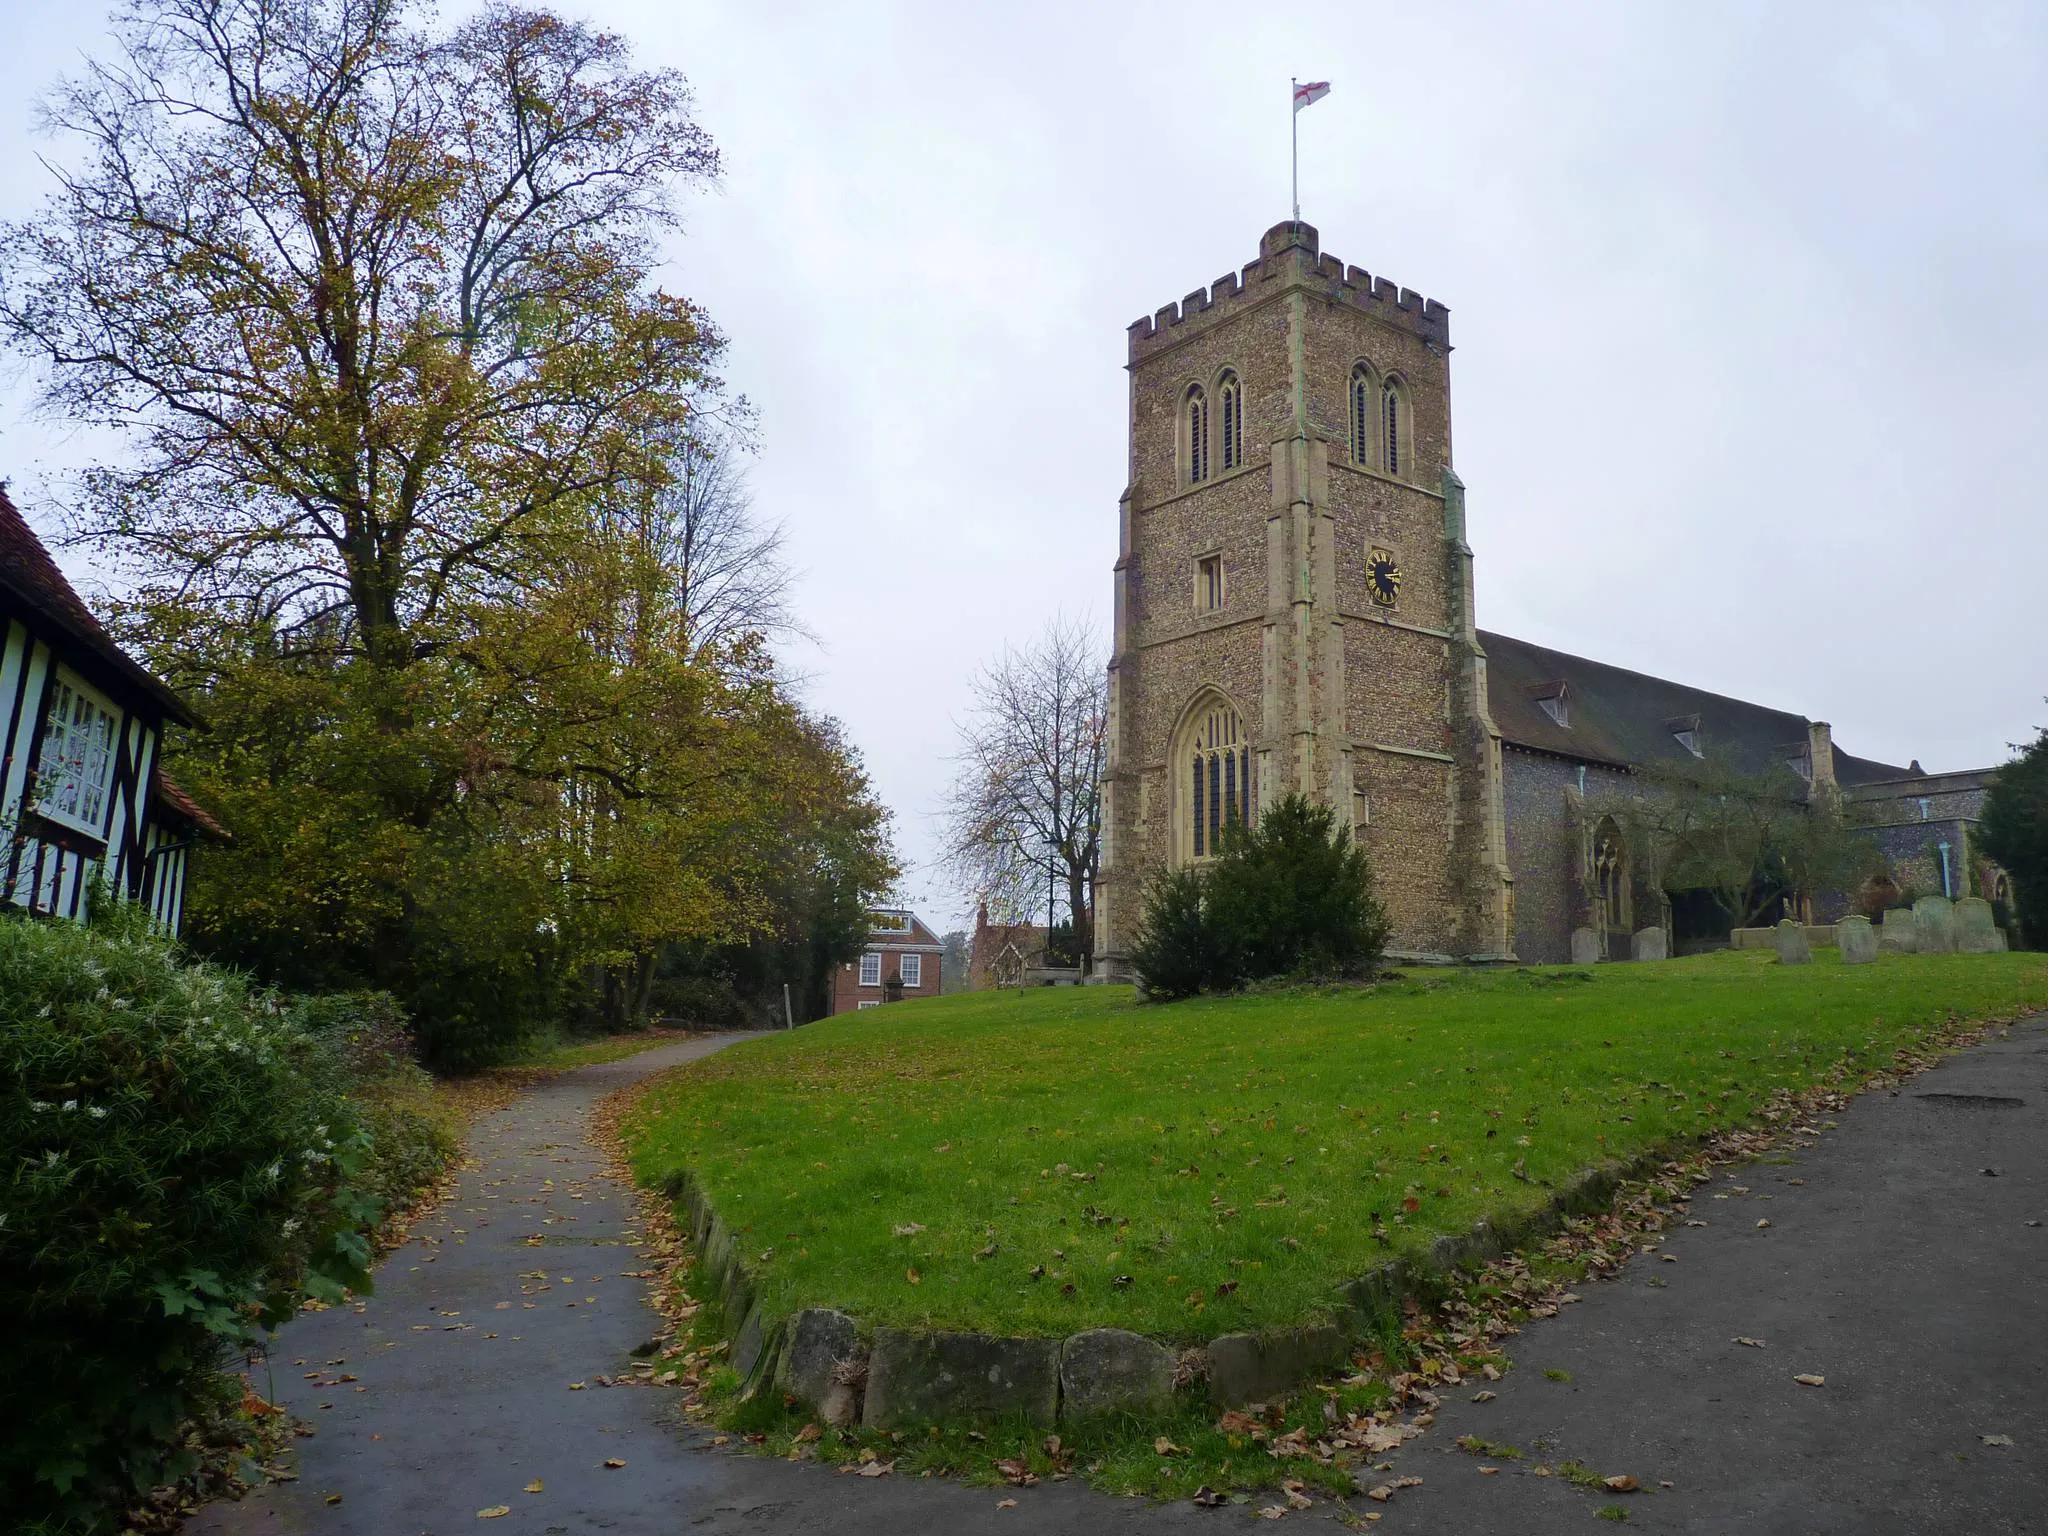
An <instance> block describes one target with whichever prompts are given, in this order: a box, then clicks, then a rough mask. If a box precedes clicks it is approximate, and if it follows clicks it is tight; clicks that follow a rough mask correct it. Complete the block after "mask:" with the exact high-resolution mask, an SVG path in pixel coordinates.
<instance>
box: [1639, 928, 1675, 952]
mask: <svg viewBox="0 0 2048 1536" xmlns="http://www.w3.org/2000/svg"><path fill="white" fill-rule="evenodd" d="M1635 954H1636V958H1637V959H1638V960H1663V959H1667V958H1668V957H1669V956H1670V954H1671V949H1670V945H1669V944H1668V943H1667V942H1666V940H1665V937H1664V930H1663V929H1662V928H1643V929H1640V930H1638V931H1637V933H1636V937H1635Z"/></svg>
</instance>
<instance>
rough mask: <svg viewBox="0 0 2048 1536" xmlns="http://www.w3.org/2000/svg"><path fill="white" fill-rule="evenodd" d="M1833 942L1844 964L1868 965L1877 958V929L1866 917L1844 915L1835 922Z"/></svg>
mask: <svg viewBox="0 0 2048 1536" xmlns="http://www.w3.org/2000/svg"><path fill="white" fill-rule="evenodd" d="M1835 944H1836V946H1837V947H1839V948H1840V950H1841V951H1842V964H1844V965H1868V964H1870V962H1871V961H1873V960H1875V959H1876V958H1877V930H1876V929H1875V928H1873V927H1871V926H1870V919H1869V918H1867V917H1845V918H1843V919H1842V920H1841V921H1840V922H1839V923H1837V924H1835Z"/></svg>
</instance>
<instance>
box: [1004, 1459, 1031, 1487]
mask: <svg viewBox="0 0 2048 1536" xmlns="http://www.w3.org/2000/svg"><path fill="white" fill-rule="evenodd" d="M996 1470H997V1471H998V1472H1000V1473H1002V1474H1003V1481H1004V1482H1006V1483H1008V1484H1009V1485H1010V1486H1011V1487H1012V1488H1032V1487H1036V1486H1037V1484H1038V1474H1037V1473H1036V1472H1034V1471H1032V1470H1031V1468H1030V1466H1029V1465H1028V1464H1027V1463H1025V1462H1023V1461H1021V1460H1009V1461H999V1462H997V1463H996Z"/></svg>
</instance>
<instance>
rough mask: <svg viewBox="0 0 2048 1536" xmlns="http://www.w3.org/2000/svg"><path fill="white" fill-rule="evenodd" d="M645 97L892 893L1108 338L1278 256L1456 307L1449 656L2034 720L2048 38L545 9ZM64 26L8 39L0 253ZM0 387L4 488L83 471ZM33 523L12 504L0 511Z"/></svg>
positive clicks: (1098, 500)
mask: <svg viewBox="0 0 2048 1536" xmlns="http://www.w3.org/2000/svg"><path fill="white" fill-rule="evenodd" d="M566 9H568V10H570V11H571V12H572V13H576V14H583V15H587V16H589V17H591V18H593V19H596V20H598V21H600V22H602V23H603V24H605V25H607V26H610V27H613V28H616V29H617V30H619V31H621V32H623V33H625V34H626V35H627V36H628V37H629V38H631V39H632V40H633V41H634V43H635V44H636V45H637V47H638V49H639V53H640V57H641V58H642V59H643V60H644V61H646V62H649V63H659V64H667V65H673V66H676V67H678V68H680V69H682V70H683V71H684V72H685V73H686V74H688V76H689V77H690V79H691V81H692V82H693V84H694V86H695V88H696V91H697V100H698V107H699V113H700V117H701V120H702V122H703V123H704V125H705V126H706V127H708V128H709V129H710V131H711V132H712V133H713V134H714V135H715V136H716V138H717V140H718V142H719V144H720V146H721V148H722V150H723V152H724V155H725V166H726V169H725V177H724V183H723V186H722V187H721V188H720V189H718V190H717V191H715V192H712V193H711V194H709V195H707V196H702V197H697V198H693V199H691V200H690V202H689V203H688V204H687V214H688V230H687V233H686V234H685V236H684V237H683V238H681V239H680V240H678V241H677V242H676V243H675V246H674V251H673V257H674V259H673V264H672V267H671V268H670V270H669V271H667V272H666V273H665V274H664V280H665V281H666V282H667V283H668V284H669V285H670V286H672V287H675V288H677V289H679V290H680V291H682V292H685V293H688V294H689V295H691V296H692V297H693V298H695V299H697V300H699V301H700V302H702V303H704V304H705V305H707V306H708V307H709V309H710V311H711V313H712V315H713V316H714V317H715V319H716V320H717V321H718V323H719V324H720V325H721V326H722V327H723V328H724V329H725V331H726V332H727V334H728V335H729V336H730V338H731V343H732V349H731V357H730V366H729V370H728V372H729V377H730V379H731V380H732V382H733V383H734V384H735V385H736V386H737V387H738V388H740V389H741V390H743V391H744V392H745V393H746V394H747V395H749V396H750V397H751V398H752V399H753V400H754V401H755V402H756V404H757V405H758V406H759V407H760V409H761V417H762V426H763V439H762V449H761V453H760V456H759V459H758V462H757V463H756V464H755V465H754V467H753V471H752V484H753V488H754V491H755V495H756V499H757V504H758V506H759V509H760V511H761V512H762V514H763V515H764V516H766V517H768V518H770V519H779V520H782V521H784V522H786V523H787V525H788V527H789V531H790V545H791V554H792V557H793V559H794V562H795V564H796V565H797V566H798V567H799V569H800V570H801V572H802V580H801V587H800V591H801V605H802V608H803V611H804V613H805V615H806V617H807V619H808V621H809V623H810V625H811V626H812V628H814V629H815V630H816V631H817V633H818V635H819V637H820V642H821V643H820V645H819V646H818V647H816V648H809V647H805V648H803V649H801V650H798V651H795V652H792V654H791V657H790V659H791V661H792V663H793V664H794V665H795V666H797V667H799V668H801V669H802V670H804V671H805V672H807V673H808V674H810V677H811V681H810V682H809V684H808V688H809V693H810V697H811V699H812V701H813V702H814V703H815V704H816V705H817V706H818V707H820V708H822V709H824V710H827V711H829V712H831V713H833V714H835V715H837V716H839V717H840V718H841V719H843V720H844V721H845V722H846V724H847V727H848V729H849V731H850V733H851V735H852V738H853V740H854V741H855V742H856V743H858V745H859V746H860V748H861V750H862V752H863V753H864V754H865V756H866V759H867V762H868V765H869V767H870V769H871V771H872V773H873V775H874V779H875V782H876V784H877V786H878V788H879V789H880V792H881V794H882V796H883V797H884V799H885V800H886V801H887V803H888V804H889V806H890V807H891V808H892V810H893V811H894V812H895V814H896V818H897V824H898V830H899V838H900V844H901V847H902V850H903V852H904V853H905V854H906V855H907V856H908V857H909V859H910V860H911V861H912V865H913V867H912V870H911V873H910V875H909V876H908V878H907V880H906V888H905V894H906V895H907V896H909V897H910V898H911V899H912V900H913V901H915V902H917V903H918V904H919V905H920V906H921V907H922V908H924V909H925V913H926V916H927V917H928V918H929V919H930V920H932V921H933V922H934V923H935V924H937V925H940V926H947V925H950V924H951V923H953V922H954V921H956V920H959V919H961V918H963V917H965V916H967V915H968V914H967V912H966V908H965V903H964V899H963V898H962V897H960V896H959V895H958V894H957V893H955V892H953V891H952V890H950V889H949V888H947V887H946V886H945V885H944V883H943V881H941V880H940V879H939V878H938V876H937V873H936V871H935V870H934V869H933V867H932V864H931V857H932V854H933V850H934V845H935V842H936V828H935V825H934V822H933V812H934V811H935V810H936V808H937V805H938V802H939V798H940V794H941V791H942V788H943V785H944V782H945V780H946V777H947V774H948V771H949V764H948V757H949V754H950V753H951V751H952V749H953V748H952V742H953V731H954V721H955V720H957V719H958V718H960V717H961V715H962V714H963V712H964V709H965V706H966V703H967V693H966V684H967V679H968V676H969V674H970V673H971V671H972V670H973V668H974V667H975V666H976V665H977V664H978V663H980V662H982V661H983V660H985V659H987V658H989V657H991V656H992V655H994V654H995V653H996V652H998V651H999V650H1000V649H1001V647H1002V645H1003V643H1004V642H1005V640H1023V639H1027V638H1028V637H1030V636H1031V635H1032V634H1033V633H1034V632H1036V631H1037V630H1038V629H1039V628H1040V627H1041V626H1042V625H1043V624H1044V622H1045V621H1046V620H1047V618H1049V617H1050V616H1051V615H1052V614H1054V613H1055V612H1056V611H1058V610H1061V609H1064V610H1066V611H1068V612H1070V613H1075V614H1080V615H1085V616H1090V617H1092V618H1094V619H1095V620H1097V621H1098V622H1100V623H1103V624H1105V625H1106V622H1107V617H1108V611H1109V591H1110V588H1109V570H1110V564H1111V562H1112V561H1113V559H1114V558H1115V554H1116V503H1117V496H1118V494H1119V492H1120V491H1121V490H1122V489H1123V484H1124V475H1125V445H1124V440H1125V402H1126V394H1125V381H1124V376H1123V373H1122V364H1123V361H1124V327H1125V326H1126V325H1127V324H1128V323H1129V322H1130V321H1132V320H1134V319H1136V318H1137V317H1138V316H1140V315H1144V314H1149V313H1150V312H1152V311H1153V310H1155V309H1157V308H1159V307H1160V306H1161V305H1162V304H1165V303H1167V302H1169V301H1171V300H1174V299H1178V298H1179V297H1180V296H1181V295H1183V294H1185V293H1187V292H1188V291H1189V290H1191V289H1193V288H1195V287H1197V286H1200V285H1203V284H1206V283H1208V282H1209V281H1211V280H1212V279H1214V278H1216V277H1217V276H1219V275H1221V274H1222V273H1224V272H1227V271H1229V270H1231V269H1232V268H1234V267H1241V266H1243V264H1244V263H1245V262H1246V261H1248V260H1250V259H1251V258H1252V257H1253V256H1254V255H1255V254H1256V253H1257V245H1258V237H1259V234H1260V232H1261V231H1262V230H1264V229H1265V228H1267V227H1268V226H1269V225H1271V224H1274V223H1276V222H1278V221H1279V220H1281V219H1283V218H1285V217H1286V216H1287V212H1288V207H1287V197H1288V186H1287V171H1288V158H1287V132H1288V80H1289V77H1290V76H1295V75H1298V76H1300V77H1301V78H1303V79H1328V80H1329V81H1331V82H1332V93H1331V95H1330V96H1329V97H1328V98H1327V99H1325V100H1324V101H1322V102H1321V103H1319V104H1318V105H1317V106H1315V107H1314V108H1312V109H1310V110H1309V111H1308V112H1306V113H1304V114H1303V115H1302V118H1301V133H1302V146H1301V196H1302V214H1303V217H1304V218H1306V219H1307V220H1309V221H1310V222H1311V223H1313V224H1315V225H1317V226H1318V227H1319V229H1320V230H1321V233H1322V243H1323V248H1324V250H1326V251H1329V252H1332V253H1334V254H1336V255H1338V256H1340V257H1341V258H1343V259H1344V260H1345V261H1347V262H1350V263H1353V264H1356V265H1359V266H1362V267H1365V268H1367V269H1368V270H1370V271H1372V272H1373V273H1375V274H1382V273H1383V274H1385V275H1386V276H1388V277H1391V278H1393V279H1394V280H1395V281H1396V282H1399V283H1401V284H1403V285H1405V286H1407V287H1410V288H1414V289H1416V290H1418V291H1420V292H1422V293H1425V294H1428V295H1430V296H1431V297H1434V298H1436V299H1439V300H1441V301H1442V302H1443V303H1445V304H1447V305H1449V306H1450V308H1451V311H1452V322H1451V323H1452V330H1451V335H1452V338H1453V340H1454V341H1455V343H1456V345H1457V356H1456V360H1455V364H1454V368H1453V407H1454V414H1455V420H1456V440H1457V463H1458V469H1459V472H1460V474H1461V475H1462V476H1463V477H1464V479H1465V481H1466V483H1467V485H1468V486H1469V487H1470V492H1469V495H1470V513H1471V537H1472V542H1473V544H1474V546H1475V548H1476V549H1477V551H1478V559H1479V566H1478V600H1479V614H1480V622H1481V624H1482V625H1484V626H1486V627H1488V628H1493V629H1500V630H1505V631H1509V632H1512V633H1514V634H1517V635H1521V636H1524V637H1526V638H1528V639H1530V640H1533V641H1537V642H1539V643H1542V644H1545V645H1551V646H1556V647H1559V648H1562V649H1566V650H1572V651H1577V652H1581V653H1583V654H1585V655H1588V656H1593V657H1597V658H1599V659H1601V660H1603V661H1608V662H1613V663H1617V664H1620V665H1625V666H1632V667H1636V668H1639V669H1641V670H1644V671H1649V672H1655V673H1659V674H1662V675H1666V676H1669V677H1672V678H1675V679H1679V680H1681V681H1684V682H1687V683H1690V684H1693V685H1696V686H1699V687H1704V688H1710V689H1714V690H1717V691H1720V692H1724V693H1729V694H1734V695H1737V696H1740V697H1743V698H1747V699H1753V700H1756V701H1758V702H1760V703H1764V704H1768V705H1771V706H1774V707H1777V708H1782V709H1788V710H1795V711H1798V712H1800V713H1803V714H1807V715H1810V716H1814V717H1816V718H1820V719H1827V720H1831V721H1832V722H1833V723H1834V727H1835V738H1836V740H1837V741H1838V742H1839V743H1840V744H1841V745H1842V746H1843V747H1845V748H1846V749H1847V750H1850V751H1853V752H1856V753H1859V754H1862V755H1865V756H1870V757H1877V758H1882V759H1888V760H1891V761H1897V762H1904V761H1906V760H1908V759H1910V758H1915V757H1917V758H1919V759H1920V760H1921V762H1923V763H1924V764H1925V765H1926V766H1927V767H1928V768H1930V769H1946V768H1967V767H1976V766H1981V765H1984V764H1987V763H1992V762H1996V761H1999V760H2001V759H2002V758H2003V757H2004V756H2005V755H2006V750H2007V744H2008V743H2010V742H2013V741H2017V740H2023V739H2030V738H2031V736H2032V734H2033V731H2034V728H2035V727H2036V726H2037V725H2039V724H2041V723H2044V722H2048V706H2044V705H2043V704H2042V699H2041V696H2042V694H2043V693H2044V692H2048V667H2044V665H2043V650H2044V646H2043V641H2044V639H2048V605H2044V603H2043V601H2042V597H2041V593H2042V590H2043V585H2044V571H2048V559H2044V556H2048V529H2044V526H2043V518H2042V515H2041V509H2042V500H2043V498H2042V494H2041V490H2040V487H2041V485H2042V483H2043V480H2044V476H2048V431H2044V430H2043V423H2042V419H2041V418H2042V414H2043V404H2044V401H2048V393H2044V385H2048V377H2044V368H2048V346H2044V342H2048V282H2044V275H2048V260H2044V258H2048V164H2044V160H2048V91H2044V90H2043V88H2042V87H2043V80H2042V74H2043V67H2044V62H2048V8H2044V7H2040V6H2032V7H2027V6H2020V5H2010V6H2007V5H1997V4H1982V3H1972V4H1970V5H1968V6H1959V5H1954V4H1946V5H1937V4H1932V3H1930V4H1924V5H1918V6H1902V5H1872V4H1841V5H1824V4H1818V3H1804V4H1800V5H1796V6H1788V5H1784V4H1782V3H1779V4H1763V3H1756V4H1730V3H1710V4H1706V5H1686V6H1679V5H1676V4H1653V3H1647V0H1626V3H1614V4H1570V3H1552V4H1548V5H1545V6H1542V7H1535V6H1529V5H1525V4H1510V3H1500V4H1491V5H1488V4H1463V3H1444V0H1432V3H1430V4H1426V5H1416V6H1410V7H1398V8H1397V7H1391V6H1386V5H1373V6H1368V7H1361V6H1357V5H1351V4H1342V5H1328V6H1320V7H1319V6H1313V5H1303V6H1292V7H1285V8H1282V7H1272V6H1223V5H1216V6H1204V5H1201V4H1194V3H1188V0H1178V3H1175V4H1172V5H1149V4H1135V3H1125V4H1120V5H1111V4H1102V3H1100V0H1096V3H1090V4H1058V3H1049V0H1040V3H1037V4H1034V5H1030V6H1008V5H1005V6H1000V7H998V6H994V5H986V4H961V3H959V0H952V3H933V4H900V5H889V4H883V3H879V0H860V3H858V4H839V5H800V4H779V3H775V0H737V3H695V0H602V3H586V4H584V5H581V6H578V5H570V6H568V7H566ZM103 33H104V26H103V23H102V20H101V18H100V16H99V15H98V14H96V11H95V7H94V3H93V0H83V3H81V4H77V5H72V6H68V7H56V6H51V5H47V4H44V3H41V0H37V3H34V4H30V3H28V0H0V41H4V43H5V44H6V49H7V56H8V59H9V65H10V68H9V71H8V75H9V79H10V81H11V82H12V83H13V84H14V85H15V86H16V87H17V89H16V90H14V91H11V92H10V93H9V94H8V96H7V98H6V100H5V101H4V103H0V215H5V216H9V217H16V216H20V215H23V214H25V213H27V212H29V211H30V210H31V209H32V208H33V207H34V205H35V203H36V201H37V200H38V199H39V197H40V195H41V191H42V187H43V179H42V173H41V171H40V169H39V167H38V166H37V164H36V160H35V156H36V154H37V152H38V150H39V149H40V148H43V147H44V146H43V145H42V144H41V143H40V142H39V141H38V140H37V139H36V138H35V136H34V134H33V131H32V112H31V105H30V101H29V87H31V86H32V85H34V84H39V83H42V82H47V81H49V80H50V79H52V78H53V77H54V76H55V75H57V74H58V73H59V72H60V71H64V70H68V69H70V68H72V67H74V64H75V61H76V60H77V58H78V57H79V56H80V55H81V54H82V53H84V52H88V51H91V50H93V49H96V48H98V47H99V46H100V41H101V38H102V36H103ZM29 396H30V388H29V385H28V383H27V382H25V381H22V380H19V379H16V380H12V381H10V382H9V383H7V384H6V385H5V387H4V393H0V474H4V475H7V476H9V477H11V478H12V479H13V480H14V481H15V484H16V488H17V491H18V492H19V493H21V494H22V497H23V499H24V500H28V501H30V502H31V503H32V502H33V499H34V496H35V487H36V485H37V484H38V482H39V480H44V479H47V477H50V476H52V475H60V474H61V473H62V472H64V470H65V469H66V468H68V467H71V466H75V465H76V464H77V463H78V462H80V460H81V459H82V458H83V457H84V456H85V455H86V453H87V452H88V451H90V445H87V444H84V443H81V442H79V441H77V440H67V439H65V438H64V437H62V436H61V435H59V434H56V433H53V431H52V430H51V429H50V428H49V427H48V426H47V425H44V424H40V423H34V422H30V421H27V420H26V419H25V408H26V404H27V401H28V399H29ZM31 515H33V506H31Z"/></svg>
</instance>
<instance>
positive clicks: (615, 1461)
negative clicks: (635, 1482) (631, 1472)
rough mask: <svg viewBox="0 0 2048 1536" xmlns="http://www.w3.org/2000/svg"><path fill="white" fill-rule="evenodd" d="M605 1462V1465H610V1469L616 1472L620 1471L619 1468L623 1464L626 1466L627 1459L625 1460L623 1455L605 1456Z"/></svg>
mask: <svg viewBox="0 0 2048 1536" xmlns="http://www.w3.org/2000/svg"><path fill="white" fill-rule="evenodd" d="M604 1464H605V1465H606V1466H607V1467H609V1468H610V1469H611V1470H612V1471H614V1472H616V1471H618V1470H619V1468H621V1467H623V1466H624V1465H625V1464H626V1463H625V1460H624V1458H622V1457H618V1456H607V1457H605V1459H604Z"/></svg>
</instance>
